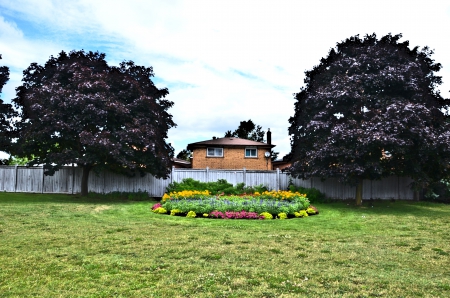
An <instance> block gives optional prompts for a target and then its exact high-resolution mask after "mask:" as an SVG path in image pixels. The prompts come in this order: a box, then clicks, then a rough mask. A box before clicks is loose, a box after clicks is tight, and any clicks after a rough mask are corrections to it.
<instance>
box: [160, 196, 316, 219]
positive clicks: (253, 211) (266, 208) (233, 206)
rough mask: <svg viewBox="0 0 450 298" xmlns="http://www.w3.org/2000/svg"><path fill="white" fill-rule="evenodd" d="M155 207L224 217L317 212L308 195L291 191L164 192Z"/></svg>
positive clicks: (281, 216)
mask: <svg viewBox="0 0 450 298" xmlns="http://www.w3.org/2000/svg"><path fill="white" fill-rule="evenodd" d="M152 211H153V212H154V213H158V214H170V215H172V216H186V217H204V218H221V219H288V218H298V217H306V216H309V215H315V214H318V210H317V208H315V207H314V206H312V205H310V203H309V200H308V199H307V198H306V196H305V195H303V194H300V193H298V192H289V191H265V192H263V193H258V192H255V193H254V194H251V195H245V194H244V195H241V196H235V195H231V196H224V195H211V194H210V193H209V192H208V191H180V192H171V193H169V194H164V196H163V198H162V200H161V202H160V203H157V204H155V205H153V207H152Z"/></svg>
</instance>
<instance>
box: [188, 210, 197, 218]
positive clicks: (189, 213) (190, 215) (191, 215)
mask: <svg viewBox="0 0 450 298" xmlns="http://www.w3.org/2000/svg"><path fill="white" fill-rule="evenodd" d="M196 216H197V213H195V212H194V211H189V212H188V214H187V215H186V217H192V218H194V217H196Z"/></svg>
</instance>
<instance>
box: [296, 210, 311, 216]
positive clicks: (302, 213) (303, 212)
mask: <svg viewBox="0 0 450 298" xmlns="http://www.w3.org/2000/svg"><path fill="white" fill-rule="evenodd" d="M294 215H295V217H306V216H308V212H306V210H300V211H299V212H295V213H294Z"/></svg>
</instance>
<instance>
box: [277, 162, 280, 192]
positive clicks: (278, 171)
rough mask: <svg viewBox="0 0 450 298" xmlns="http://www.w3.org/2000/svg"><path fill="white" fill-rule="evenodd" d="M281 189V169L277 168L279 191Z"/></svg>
mask: <svg viewBox="0 0 450 298" xmlns="http://www.w3.org/2000/svg"><path fill="white" fill-rule="evenodd" d="M279 190H280V169H279V168H277V191H279Z"/></svg>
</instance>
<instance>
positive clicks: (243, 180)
mask: <svg viewBox="0 0 450 298" xmlns="http://www.w3.org/2000/svg"><path fill="white" fill-rule="evenodd" d="M245 174H246V170H245V168H243V171H242V182H243V183H244V185H247V179H246V177H245Z"/></svg>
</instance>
